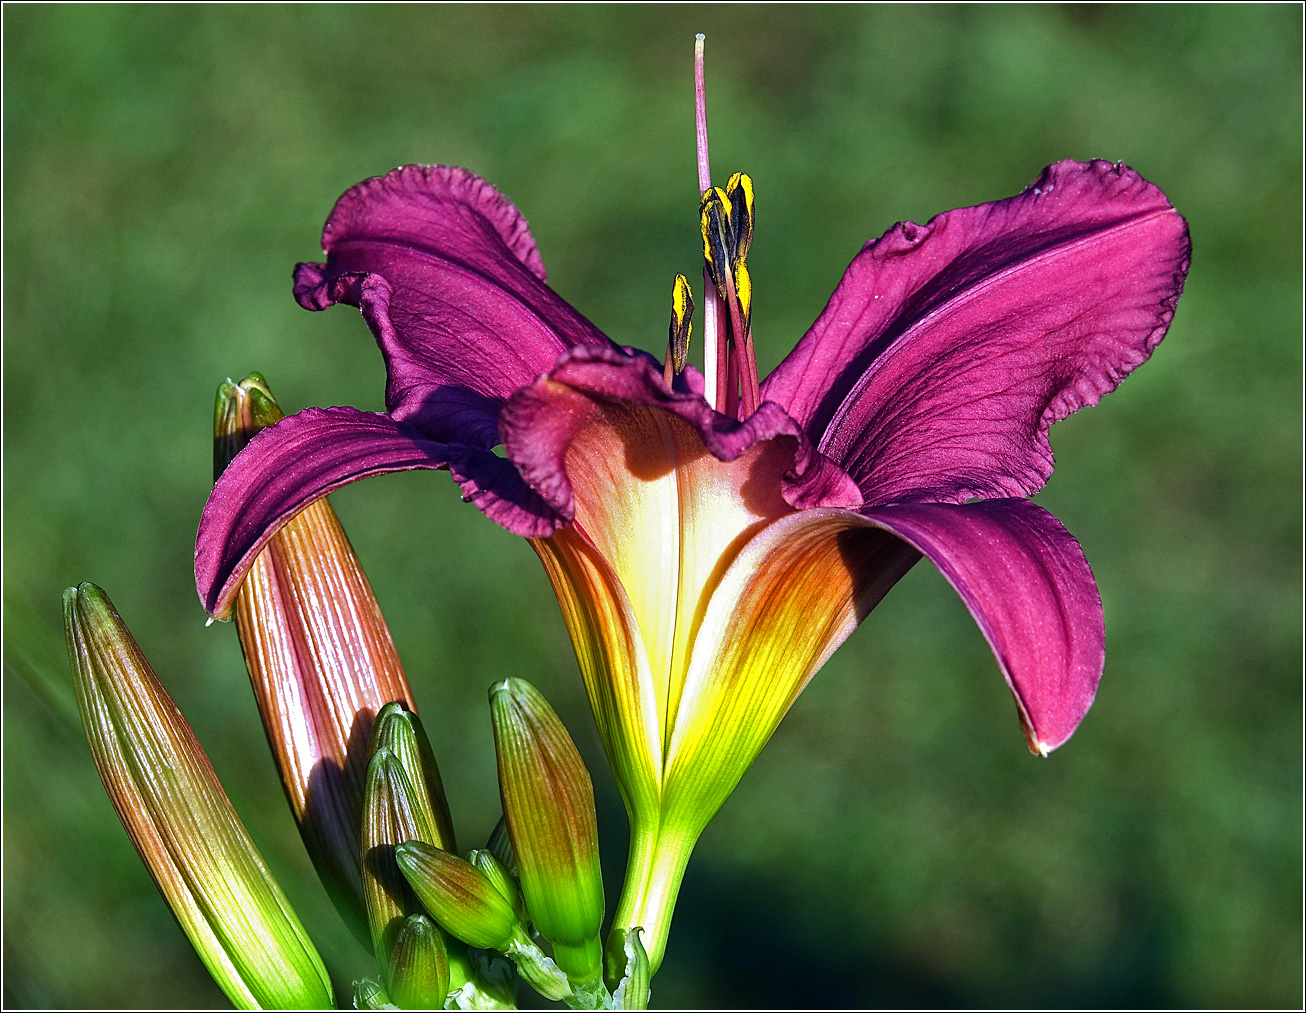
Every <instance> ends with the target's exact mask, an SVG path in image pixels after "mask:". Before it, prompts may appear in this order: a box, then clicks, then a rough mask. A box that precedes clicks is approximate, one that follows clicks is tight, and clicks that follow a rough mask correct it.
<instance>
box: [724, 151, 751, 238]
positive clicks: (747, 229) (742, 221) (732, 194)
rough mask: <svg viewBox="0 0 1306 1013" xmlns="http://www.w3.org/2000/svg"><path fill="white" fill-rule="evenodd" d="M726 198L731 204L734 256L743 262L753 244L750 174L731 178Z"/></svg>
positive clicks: (727, 186)
mask: <svg viewBox="0 0 1306 1013" xmlns="http://www.w3.org/2000/svg"><path fill="white" fill-rule="evenodd" d="M725 197H726V200H727V201H728V202H729V204H730V223H731V225H732V227H733V232H734V255H735V256H736V257H738V258H739V259H740V260H743V259H744V258H745V257H747V256H748V248H749V246H751V245H752V243H753V180H752V178H751V177H750V176H749V175H748V173H746V172H737V173H735V174H734V175H733V176H731V177H730V182H729V183H727V184H726V192H725Z"/></svg>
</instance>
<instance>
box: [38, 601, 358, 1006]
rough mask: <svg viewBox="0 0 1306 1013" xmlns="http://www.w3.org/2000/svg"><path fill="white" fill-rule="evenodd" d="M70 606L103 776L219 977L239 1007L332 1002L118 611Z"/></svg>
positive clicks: (302, 935)
mask: <svg viewBox="0 0 1306 1013" xmlns="http://www.w3.org/2000/svg"><path fill="white" fill-rule="evenodd" d="M63 605H64V623H65V626H66V628H67V633H68V657H69V660H70V661H71V663H72V671H73V681H74V684H75V687H76V691H77V706H78V709H79V710H80V712H81V716H82V724H83V725H84V726H85V729H86V738H87V741H88V742H89V743H90V746H91V753H92V755H93V756H94V758H95V765H96V767H97V768H98V769H99V772H100V778H101V780H103V782H104V787H105V790H106V791H108V793H109V798H110V800H111V801H112V802H113V806H114V808H115V809H116V810H117V812H118V817H119V818H120V819H121V820H122V824H123V826H124V827H125V828H126V830H127V833H128V835H129V836H130V837H131V839H132V843H133V844H135V845H136V850H137V851H138V852H139V853H140V856H141V858H142V860H143V861H144V862H145V865H146V866H147V867H148V868H149V870H150V875H152V876H153V877H154V881H155V883H157V884H158V887H159V890H160V892H162V894H163V897H164V899H165V900H166V901H167V902H168V906H169V907H171V908H172V911H173V913H174V914H175V915H176V916H177V921H178V922H180V923H181V928H182V931H184V932H185V933H186V935H187V936H188V937H189V938H190V941H191V944H192V945H193V946H194V947H195V950H196V952H197V953H198V954H199V956H200V959H201V960H203V961H204V965H205V966H206V967H207V968H208V970H209V973H210V974H212V975H213V979H214V980H215V981H216V982H217V983H218V986H219V987H220V988H221V989H222V990H223V992H225V993H226V994H227V997H228V998H229V999H230V1000H231V1001H232V1003H233V1004H235V1005H236V1006H237V1007H239V1008H241V1009H261V1008H271V1009H278V1008H280V1009H322V1008H325V1007H329V1006H331V1005H332V1002H333V1000H332V994H331V979H330V978H329V977H328V976H327V972H326V968H325V967H324V966H323V965H322V958H321V957H319V956H318V953H317V950H316V948H314V946H313V943H312V941H311V940H310V939H309V937H308V933H307V932H305V931H304V927H303V925H302V924H301V923H300V921H299V918H298V917H297V916H296V915H295V912H294V911H293V910H292V909H291V907H290V903H289V902H288V901H287V900H286V897H285V895H284V894H283V893H282V892H281V888H280V887H279V886H278V885H277V883H276V881H275V880H274V879H273V878H272V874H271V873H270V872H269V871H268V869H267V866H266V865H265V864H264V862H263V858H262V856H261V855H259V853H258V849H257V848H255V847H254V843H253V842H252V841H251V840H250V838H249V834H248V833H246V831H245V827H244V826H243V825H242V823H241V822H240V818H239V817H238V816H237V815H236V812H235V810H234V809H233V808H232V806H231V802H230V801H229V800H228V798H227V795H226V793H225V792H224V791H223V790H222V785H221V784H219V783H218V778H217V775H216V774H214V772H213V768H212V767H211V766H210V765H209V760H208V757H207V756H206V755H205V754H204V750H203V749H202V748H201V747H200V744H199V741H198V740H197V739H196V738H195V733H194V732H193V731H191V727H190V725H189V724H187V723H186V719H185V718H183V717H182V716H181V712H180V711H179V710H178V709H177V705H176V704H175V703H173V701H172V698H171V697H170V696H168V694H167V692H166V691H165V690H164V688H163V686H162V684H161V683H160V682H159V680H158V679H157V678H156V677H155V675H154V672H153V671H152V670H151V668H150V666H149V663H148V662H147V661H146V660H145V656H144V655H143V654H142V653H141V650H140V648H139V647H138V646H137V645H136V641H135V640H133V639H132V635H131V633H130V632H128V630H127V627H126V625H124V623H123V621H122V619H121V618H120V617H119V615H118V613H117V612H116V611H115V610H114V607H113V603H112V602H110V601H109V598H108V596H107V595H106V594H105V593H104V592H103V591H101V590H100V589H99V588H98V587H96V586H95V585H94V584H82V585H80V586H79V587H76V588H69V589H68V590H67V591H65V592H64V597H63Z"/></svg>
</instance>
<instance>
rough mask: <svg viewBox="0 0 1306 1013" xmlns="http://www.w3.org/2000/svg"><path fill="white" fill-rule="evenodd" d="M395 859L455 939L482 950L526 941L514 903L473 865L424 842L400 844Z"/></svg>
mask: <svg viewBox="0 0 1306 1013" xmlns="http://www.w3.org/2000/svg"><path fill="white" fill-rule="evenodd" d="M395 858H396V860H397V861H398V863H399V868H400V869H401V870H402V872H403V874H404V877H405V878H406V879H407V880H408V885H409V886H411V887H412V888H413V891H414V892H415V893H416V894H417V897H418V899H419V900H420V901H421V902H422V905H423V906H424V907H425V908H426V910H427V911H429V912H430V913H431V917H433V918H434V919H435V920H436V921H437V922H439V923H440V925H441V926H443V927H444V928H445V929H446V930H447V931H448V932H449V933H450V934H451V935H453V936H456V937H457V938H459V939H461V940H462V941H463V942H465V943H467V944H468V945H469V946H475V947H477V948H478V949H482V950H500V951H504V950H507V949H508V947H509V945H510V944H511V943H512V942H513V940H514V939H520V941H522V942H524V941H526V938H527V937H526V936H525V933H524V932H523V930H522V927H521V924H520V922H519V921H518V918H517V912H516V911H515V910H514V908H513V905H512V902H511V901H510V900H509V899H508V898H507V897H505V896H504V895H503V893H501V892H500V890H499V888H498V887H497V886H496V885H495V884H494V882H493V881H491V880H490V879H489V878H488V877H487V876H486V875H485V874H484V873H483V872H481V871H480V870H479V869H478V868H477V867H476V866H474V865H472V863H471V862H469V861H467V860H466V859H463V858H459V857H458V856H457V855H454V854H450V853H449V852H447V851H441V850H440V849H439V848H433V847H431V846H430V845H428V844H424V843H422V842H421V841H406V842H405V843H403V844H401V845H399V847H397V848H396V849H395Z"/></svg>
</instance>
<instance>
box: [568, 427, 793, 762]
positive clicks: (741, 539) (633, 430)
mask: <svg viewBox="0 0 1306 1013" xmlns="http://www.w3.org/2000/svg"><path fill="white" fill-rule="evenodd" d="M792 465H793V454H792V447H791V446H790V445H789V444H788V442H787V441H775V440H771V441H766V442H763V443H759V444H757V445H755V446H754V447H752V448H751V449H749V450H748V451H746V452H745V453H744V454H742V455H741V456H740V457H738V458H737V459H735V460H734V461H730V462H724V461H719V460H717V458H715V457H714V456H712V454H710V453H708V452H707V450H706V449H705V448H704V446H703V441H702V438H701V437H700V436H699V435H698V433H697V432H696V431H695V430H694V429H693V427H692V426H690V425H689V424H688V423H686V422H684V421H682V420H681V419H678V418H676V417H674V416H672V415H669V414H667V413H666V412H664V411H662V410H660V409H657V408H651V407H646V406H637V405H629V404H626V405H617V404H608V405H604V406H602V408H601V410H600V413H598V414H597V415H596V417H595V421H593V422H592V423H591V424H590V425H588V426H586V427H585V428H584V429H583V430H582V431H581V432H580V433H578V434H577V435H576V437H575V438H574V440H573V441H572V444H571V446H570V448H569V449H568V451H567V477H568V478H569V479H570V481H571V484H572V488H573V490H574V492H575V502H576V518H575V525H574V527H575V529H577V530H579V531H580V532H582V533H583V534H584V535H585V536H587V537H588V539H589V542H590V544H592V546H593V547H594V549H596V550H597V552H598V555H600V556H601V557H602V558H603V560H604V561H605V562H606V563H607V564H608V565H609V566H610V567H611V572H612V575H613V577H614V578H615V583H616V584H617V585H619V587H620V588H621V590H622V591H623V592H624V597H625V599H626V601H628V603H629V607H630V611H631V613H632V616H633V619H634V625H633V626H632V629H633V630H635V631H637V632H638V634H639V636H640V638H641V640H642V641H643V647H644V652H643V653H644V655H645V656H646V659H647V664H648V672H649V678H650V679H651V685H652V691H653V695H654V700H655V701H656V713H657V719H658V722H659V726H660V735H661V738H662V741H663V743H665V742H667V741H668V740H669V738H670V736H671V734H672V731H671V730H672V728H673V727H674V725H675V724H676V712H677V709H678V707H679V703H680V695H681V687H682V686H683V684H684V679H685V672H686V668H687V662H688V657H689V646H690V644H691V643H692V642H693V639H694V636H695V632H694V631H695V629H696V627H697V625H698V623H699V621H700V620H701V618H702V615H703V609H704V607H705V606H706V603H707V601H708V599H709V597H710V596H711V593H712V588H713V587H714V586H715V583H716V581H717V580H719V579H720V577H721V575H722V574H723V573H725V572H726V568H727V567H728V566H729V565H730V562H731V560H732V559H733V558H734V556H735V554H736V553H737V552H738V551H739V549H740V547H742V546H743V545H744V544H746V543H747V541H748V540H749V539H750V538H751V537H752V536H753V535H754V534H755V533H756V532H758V531H759V530H761V529H762V528H763V527H765V526H766V525H767V524H768V523H770V522H771V521H773V520H775V519H776V518H778V517H781V516H784V515H785V514H787V513H791V512H792V507H790V506H789V505H788V504H787V503H785V501H784V498H783V497H782V496H781V494H780V480H781V477H782V476H783V474H784V473H785V471H787V470H788V469H789V468H790V467H792ZM556 538H557V536H555V539H556ZM603 586H604V585H603V584H602V582H599V583H595V584H594V585H593V593H608V592H604V591H603ZM555 588H556V583H555ZM606 607H607V608H608V609H609V610H612V611H615V606H612V605H609V606H606ZM577 653H578V654H579V653H580V652H579V649H578V651H577ZM591 698H592V697H591ZM659 780H660V778H659Z"/></svg>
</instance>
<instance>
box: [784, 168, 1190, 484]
mask: <svg viewBox="0 0 1306 1013" xmlns="http://www.w3.org/2000/svg"><path fill="white" fill-rule="evenodd" d="M1189 248H1190V244H1189V241H1188V230H1187V225H1186V224H1185V222H1184V220H1183V218H1181V217H1180V216H1179V215H1178V214H1177V213H1176V212H1175V210H1174V209H1173V208H1172V207H1171V206H1170V203H1169V201H1167V200H1166V198H1165V195H1164V194H1162V193H1161V191H1160V190H1158V189H1157V188H1156V187H1154V186H1152V185H1151V184H1150V183H1148V182H1147V181H1146V180H1144V179H1143V178H1142V177H1141V176H1139V175H1138V174H1137V173H1135V172H1134V171H1133V170H1131V169H1129V168H1127V167H1126V166H1123V165H1111V164H1109V163H1107V162H1089V163H1081V162H1070V161H1066V162H1058V163H1057V164H1056V165H1052V166H1049V167H1048V168H1047V169H1046V170H1044V172H1043V174H1042V175H1041V176H1040V177H1039V179H1038V180H1037V181H1036V182H1035V183H1034V184H1033V185H1032V186H1030V187H1029V188H1028V189H1026V190H1025V191H1024V192H1022V193H1021V194H1019V195H1017V196H1015V197H1012V198H1010V199H1008V200H1004V201H998V202H997V203H994V204H983V205H980V206H979V207H973V208H962V209H960V210H957V211H949V212H947V213H946V214H941V215H938V216H937V217H935V218H933V219H931V220H930V222H929V224H928V225H924V226H920V225H913V224H911V223H909V222H905V223H902V224H900V225H897V226H895V227H894V228H892V229H890V230H889V231H888V232H887V233H885V235H884V236H883V237H882V238H881V239H878V240H875V241H874V242H871V243H868V244H867V245H866V247H865V248H864V249H863V250H862V252H861V253H860V254H858V256H857V258H856V259H855V260H854V261H853V262H852V265H851V266H850V267H849V268H848V271H847V273H846V274H845V275H844V278H843V280H842V281H841V282H840V284H839V287H838V289H837V290H836V291H835V293H834V296H833V297H832V298H831V300H830V303H829V305H828V306H827V307H826V308H825V310H824V312H823V313H822V314H821V316H820V317H819V318H818V319H817V321H816V323H815V324H813V326H812V329H811V330H810V331H809V332H808V333H807V335H806V336H805V337H804V338H803V340H802V341H801V342H800V343H799V344H798V347H797V348H795V349H794V351H793V352H792V353H791V354H790V355H789V356H788V358H786V359H785V361H784V362H783V363H781V364H780V367H779V368H778V369H777V370H776V371H775V373H773V374H772V375H771V376H770V377H768V378H767V381H766V382H765V383H764V384H763V385H762V395H763V396H764V397H767V398H770V399H772V400H774V401H777V402H778V403H779V404H781V405H783V406H784V407H785V408H786V410H787V411H788V412H789V414H790V415H791V416H793V418H795V419H796V420H797V421H798V422H800V423H801V424H802V425H803V426H804V427H805V428H806V430H807V433H808V435H809V436H810V437H811V439H812V441H813V442H814V443H816V444H817V446H818V447H819V448H820V450H821V451H822V452H823V453H825V454H826V455H828V456H829V457H830V458H832V459H833V460H834V461H836V462H837V463H838V464H840V465H841V466H842V467H843V468H844V469H845V470H847V471H848V473H849V474H851V475H852V476H853V477H854V478H855V479H856V480H857V483H858V485H859V486H860V487H861V489H862V491H863V492H864V493H865V495H866V500H867V502H868V503H888V502H895V501H902V500H925V501H935V502H963V501H965V500H966V499H969V498H972V497H978V498H981V499H985V498H992V497H1006V496H1011V497H1021V496H1028V495H1032V494H1033V493H1035V492H1037V491H1038V490H1039V489H1040V488H1041V487H1042V486H1043V483H1044V482H1046V481H1047V477H1048V476H1049V475H1050V474H1051V472H1052V451H1051V448H1050V446H1049V445H1048V439H1047V431H1048V428H1049V426H1051V424H1052V423H1053V422H1055V421H1057V420H1059V419H1062V418H1065V417H1066V416H1067V415H1070V414H1071V413H1073V412H1076V411H1078V410H1079V409H1080V408H1084V407H1087V406H1089V405H1093V404H1096V403H1097V401H1098V400H1099V399H1100V398H1101V397H1102V395H1103V394H1106V393H1107V392H1109V391H1111V390H1113V389H1114V388H1115V387H1116V385H1117V384H1119V383H1120V381H1121V379H1123V378H1124V377H1125V376H1126V375H1127V374H1128V373H1129V372H1130V371H1131V370H1133V369H1134V368H1135V367H1136V366H1138V365H1139V364H1140V363H1142V362H1143V361H1145V360H1146V359H1147V357H1148V356H1149V355H1150V354H1151V352H1152V349H1153V348H1155V347H1156V345H1157V343H1158V342H1159V341H1160V340H1161V338H1162V337H1163V336H1164V334H1165V332H1166V328H1167V327H1168V326H1169V324H1170V320H1171V317H1172V316H1173V315H1174V308H1175V302H1176V300H1177V299H1178V298H1179V293H1180V291H1181V290H1182V288H1183V281H1184V275H1185V273H1186V272H1187V270H1188V259H1189Z"/></svg>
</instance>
